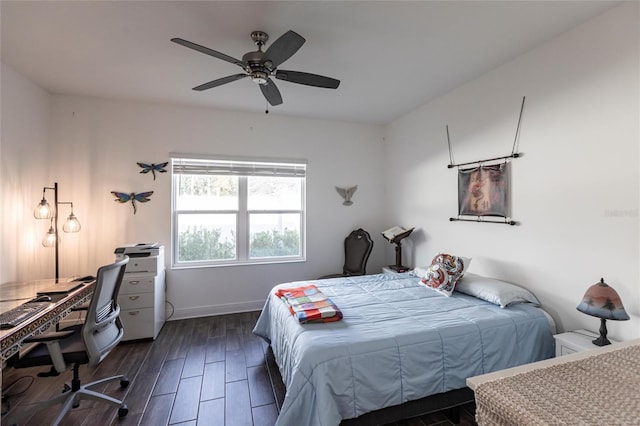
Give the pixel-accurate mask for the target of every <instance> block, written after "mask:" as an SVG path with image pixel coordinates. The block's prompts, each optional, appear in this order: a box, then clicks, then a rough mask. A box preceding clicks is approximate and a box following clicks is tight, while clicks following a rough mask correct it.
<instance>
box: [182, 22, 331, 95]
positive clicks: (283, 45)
mask: <svg viewBox="0 0 640 426" xmlns="http://www.w3.org/2000/svg"><path fill="white" fill-rule="evenodd" d="M251 39H252V40H253V42H254V43H255V44H256V45H257V46H258V50H256V51H255V52H248V53H246V54H244V55H243V56H242V60H239V59H236V58H232V57H231V56H228V55H225V54H224V53H220V52H216V51H215V50H212V49H209V48H208V47H204V46H200V45H199V44H196V43H192V42H190V41H187V40H184V39H181V38H172V39H171V41H172V42H174V43H177V44H180V45H182V46H185V47H188V48H190V49H193V50H197V51H198V52H201V53H204V54H205V55H210V56H213V57H214V58H218V59H222V60H223V61H227V62H231V63H232V64H234V65H237V66H239V67H240V68H242V71H243V72H242V73H240V74H234V75H230V76H227V77H222V78H218V79H216V80H212V81H210V82H208V83H204V84H201V85H199V86H196V87H194V88H193V90H198V91H202V90H207V89H211V88H213V87H218V86H221V85H223V84H227V83H231V82H232V81H236V80H240V79H242V78H245V77H251V80H252V81H253V82H254V83H257V84H258V85H259V86H260V90H261V91H262V94H263V95H264V97H265V98H266V99H267V102H269V103H270V104H271V105H273V106H276V105H280V104H281V103H282V95H280V91H279V90H278V88H277V87H276V85H275V83H274V82H273V80H272V79H271V77H275V78H277V79H279V80H284V81H289V82H291V83H298V84H304V85H306V86H314V87H323V88H327V89H336V88H338V86H339V85H340V80H336V79H334V78H330V77H324V76H322V75H317V74H310V73H307V72H301V71H285V70H280V69H277V68H278V67H279V66H280V64H282V63H283V62H284V61H286V60H287V59H289V58H290V57H291V56H293V54H294V53H296V52H297V51H298V49H300V47H302V45H303V44H304V42H305V41H306V40H305V39H304V38H303V37H302V36H301V35H300V34H298V33H296V32H294V31H287V32H286V33H284V34H283V35H282V36H280V38H278V39H277V40H276V41H274V42H273V43H271V45H270V46H269V48H268V49H267V50H266V51H264V52H263V51H262V47H263V46H264V44H265V43H266V42H267V40H268V39H269V35H268V34H267V33H265V32H263V31H254V32H252V33H251Z"/></svg>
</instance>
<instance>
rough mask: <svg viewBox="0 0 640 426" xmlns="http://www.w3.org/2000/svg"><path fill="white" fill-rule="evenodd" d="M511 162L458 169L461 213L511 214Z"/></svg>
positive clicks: (474, 214)
mask: <svg viewBox="0 0 640 426" xmlns="http://www.w3.org/2000/svg"><path fill="white" fill-rule="evenodd" d="M508 165H509V163H506V162H505V163H501V164H496V165H491V166H483V165H480V166H478V167H475V168H472V169H458V214H459V215H467V216H499V217H505V218H506V217H508V216H509V211H508V210H509V166H508Z"/></svg>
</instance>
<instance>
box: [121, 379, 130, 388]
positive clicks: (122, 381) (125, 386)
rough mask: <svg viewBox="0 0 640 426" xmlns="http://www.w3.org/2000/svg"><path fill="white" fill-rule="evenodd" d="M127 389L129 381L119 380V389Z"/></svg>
mask: <svg viewBox="0 0 640 426" xmlns="http://www.w3.org/2000/svg"><path fill="white" fill-rule="evenodd" d="M128 387H129V379H122V380H120V388H121V389H126V388H128Z"/></svg>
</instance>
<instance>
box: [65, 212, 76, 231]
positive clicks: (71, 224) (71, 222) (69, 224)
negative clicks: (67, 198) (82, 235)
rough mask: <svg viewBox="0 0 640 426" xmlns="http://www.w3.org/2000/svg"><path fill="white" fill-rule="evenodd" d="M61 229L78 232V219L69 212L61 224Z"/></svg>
mask: <svg viewBox="0 0 640 426" xmlns="http://www.w3.org/2000/svg"><path fill="white" fill-rule="evenodd" d="M62 230H63V231H64V232H80V221H78V218H77V217H76V215H74V214H73V212H71V214H70V215H69V217H68V218H67V221H66V222H65V223H64V225H63V226H62Z"/></svg>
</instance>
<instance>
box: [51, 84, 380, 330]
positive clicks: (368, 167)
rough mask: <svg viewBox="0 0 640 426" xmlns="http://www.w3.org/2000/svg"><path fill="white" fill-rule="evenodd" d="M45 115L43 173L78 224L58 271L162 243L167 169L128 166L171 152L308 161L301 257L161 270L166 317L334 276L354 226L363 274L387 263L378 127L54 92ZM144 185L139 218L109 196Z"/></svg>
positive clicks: (227, 306) (259, 299) (166, 232)
mask: <svg viewBox="0 0 640 426" xmlns="http://www.w3.org/2000/svg"><path fill="white" fill-rule="evenodd" d="M51 118H52V130H51V151H50V152H51V157H52V160H53V164H54V165H55V166H54V167H53V170H52V172H51V173H52V175H53V176H55V177H56V179H57V180H58V181H59V182H60V185H61V188H64V190H65V193H68V194H70V195H69V196H72V197H73V202H74V210H75V212H76V215H77V216H78V218H79V220H80V221H81V223H82V227H83V228H82V232H81V233H79V234H78V236H79V242H78V244H76V245H72V243H69V244H67V247H66V248H65V251H64V252H63V254H62V258H63V260H64V261H62V262H61V275H68V274H78V273H82V274H84V273H91V271H95V269H96V267H97V266H99V265H100V264H103V263H107V262H110V261H112V260H113V258H114V254H113V251H114V249H115V248H116V247H118V246H121V245H123V244H127V243H138V242H152V241H157V242H160V243H162V244H164V245H165V247H166V249H167V250H170V246H171V242H170V237H171V214H170V211H171V210H170V209H171V204H170V202H171V182H170V174H169V173H166V174H162V175H158V177H157V179H156V181H154V180H153V178H152V176H151V174H146V175H143V174H140V173H139V171H140V168H139V167H138V166H137V165H136V162H137V161H142V162H148V163H151V162H153V163H159V162H162V161H167V160H168V158H169V153H170V152H181V153H193V154H221V155H239V156H243V155H245V156H253V157H272V158H296V159H307V160H308V177H307V261H306V262H301V263H286V264H273V265H251V266H233V267H215V268H201V269H190V270H169V271H168V274H167V282H168V292H167V299H168V300H169V301H170V302H171V303H172V304H173V305H174V306H175V309H176V313H175V318H182V317H189V316H200V315H207V314H213V313H223V312H237V311H242V310H247V309H260V308H261V307H262V305H263V303H264V300H265V299H266V296H267V293H268V291H269V289H270V288H271V287H272V286H273V285H275V284H278V283H281V282H288V281H293V280H302V279H310V278H315V277H318V276H320V275H324V274H327V273H332V272H339V271H341V268H342V263H343V260H344V252H343V246H342V241H343V240H344V237H345V236H346V235H347V234H348V233H349V232H350V231H351V230H353V229H355V228H357V227H363V228H364V229H367V230H368V231H369V232H370V233H371V235H372V237H373V238H374V240H375V246H374V251H373V253H372V255H371V259H370V261H369V268H368V269H369V271H371V272H376V271H380V268H381V266H382V265H383V264H385V263H386V262H385V261H384V250H383V248H382V244H383V240H382V237H380V236H379V235H380V234H379V232H380V231H381V230H382V229H383V228H384V224H383V204H382V187H383V177H382V174H381V173H380V169H381V167H382V160H381V159H382V133H383V132H382V128H381V127H379V126H373V125H360V124H349V123H342V122H330V121H319V120H307V119H299V118H290V117H282V116H278V115H276V114H274V113H273V112H272V113H271V114H269V115H265V114H249V113H239V112H231V111H221V110H213V109H201V108H190V107H184V106H169V105H160V104H145V103H135V102H118V101H108V100H100V99H94V98H82V97H70V96H53V100H52V117H51ZM353 184H358V191H357V192H356V193H355V195H354V197H353V201H354V204H353V205H352V206H350V207H346V206H343V205H342V199H341V198H340V196H339V195H338V194H337V192H336V191H335V189H334V186H336V185H338V186H347V185H353ZM150 190H152V191H154V194H153V195H152V196H151V201H150V202H148V203H146V204H138V212H137V214H136V215H134V214H133V209H132V207H131V205H130V204H126V205H122V204H119V203H116V202H114V197H113V196H112V195H111V194H110V191H121V192H143V191H150ZM64 237H65V236H64V235H63V238H64ZM166 257H167V261H166V264H167V268H169V267H170V264H171V261H170V252H167V255H166Z"/></svg>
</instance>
